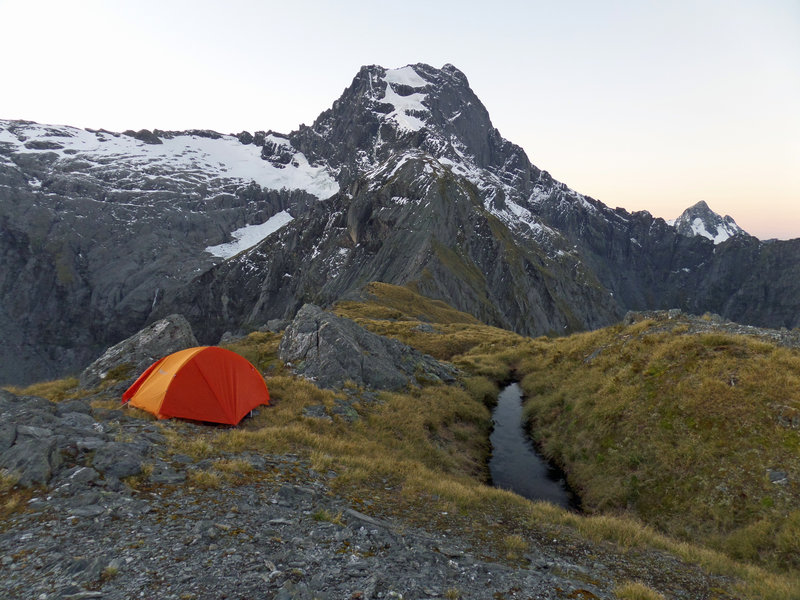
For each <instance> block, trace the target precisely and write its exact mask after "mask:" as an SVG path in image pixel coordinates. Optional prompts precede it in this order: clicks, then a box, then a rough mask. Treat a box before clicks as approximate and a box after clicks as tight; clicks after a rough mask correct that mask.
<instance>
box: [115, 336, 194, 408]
mask: <svg viewBox="0 0 800 600" xmlns="http://www.w3.org/2000/svg"><path fill="white" fill-rule="evenodd" d="M205 348H206V346H200V347H198V348H187V349H186V350H181V351H180V352H175V353H174V354H170V355H169V356H166V357H164V358H162V359H161V360H160V361H158V362H157V363H156V364H154V365H153V366H152V367H150V368H149V369H148V370H147V371H145V372H144V373H142V376H141V377H139V379H137V380H136V382H135V383H134V384H133V385H132V386H131V387H130V388H128V391H126V392H125V394H124V395H123V396H122V398H123V400H124V399H126V396H128V394H129V392H131V390H133V393H132V394H131V395H130V396H128V397H129V398H130V403H131V406H136V407H137V408H141V409H143V410H146V411H148V412H151V413H153V414H154V415H157V416H158V417H162V414H161V406H162V404H163V401H164V395H165V394H166V392H167V390H168V389H169V386H170V384H171V383H172V380H173V379H174V378H175V376H176V375H177V374H178V372H179V371H180V370H181V367H183V365H185V364H186V362H187V361H189V360H191V358H192V357H193V356H195V355H196V354H198V353H199V352H201V351H203V350H205ZM134 388H135V389H134ZM162 418H163V417H162Z"/></svg>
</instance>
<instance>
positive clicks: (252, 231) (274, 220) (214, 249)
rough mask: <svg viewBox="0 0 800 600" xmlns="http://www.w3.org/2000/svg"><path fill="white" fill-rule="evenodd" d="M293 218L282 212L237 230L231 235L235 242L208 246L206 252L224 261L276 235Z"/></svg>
mask: <svg viewBox="0 0 800 600" xmlns="http://www.w3.org/2000/svg"><path fill="white" fill-rule="evenodd" d="M292 218H293V217H292V215H290V214H289V213H288V212H286V211H285V210H282V211H281V212H279V213H277V214H275V215H272V216H271V217H270V218H269V219H267V220H266V221H265V222H264V223H261V224H260V225H246V226H244V227H241V228H240V229H237V230H236V231H234V232H233V233H231V235H232V236H233V237H234V238H235V239H234V241H232V242H227V243H225V244H219V245H218V246H208V247H207V248H206V252H208V253H209V254H212V255H214V256H218V257H220V258H224V259H228V258H231V257H232V256H236V255H237V254H239V253H240V252H242V251H244V250H247V249H248V248H252V247H253V246H255V245H256V244H258V243H259V242H261V241H262V240H264V239H265V238H267V237H268V236H269V235H270V234H272V233H275V232H276V231H278V230H279V229H280V228H281V227H283V226H284V225H286V224H287V223H289V222H290V221H291V220H292Z"/></svg>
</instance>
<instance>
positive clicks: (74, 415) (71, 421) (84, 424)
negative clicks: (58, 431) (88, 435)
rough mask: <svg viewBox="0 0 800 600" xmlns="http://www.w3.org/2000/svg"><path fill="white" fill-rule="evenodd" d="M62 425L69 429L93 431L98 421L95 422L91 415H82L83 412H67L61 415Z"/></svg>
mask: <svg viewBox="0 0 800 600" xmlns="http://www.w3.org/2000/svg"><path fill="white" fill-rule="evenodd" d="M61 423H62V424H63V425H66V426H67V427H73V428H75V429H83V430H89V431H91V430H92V427H93V426H94V424H95V423H97V421H95V420H94V419H93V418H92V416H91V415H89V414H86V413H82V412H67V413H62V415H61Z"/></svg>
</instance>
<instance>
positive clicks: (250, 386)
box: [122, 346, 269, 425]
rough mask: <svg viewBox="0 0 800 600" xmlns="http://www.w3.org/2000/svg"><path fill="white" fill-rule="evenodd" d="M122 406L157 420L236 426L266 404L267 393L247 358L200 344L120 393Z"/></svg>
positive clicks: (170, 358) (164, 361)
mask: <svg viewBox="0 0 800 600" xmlns="http://www.w3.org/2000/svg"><path fill="white" fill-rule="evenodd" d="M122 402H123V403H125V402H130V404H131V406H136V407H138V408H141V409H144V410H146V411H149V412H151V413H153V414H154V415H156V416H157V417H158V418H159V419H167V418H169V417H179V418H182V419H192V420H195V421H209V422H212V423H228V424H230V425H236V424H237V423H238V422H239V421H241V420H242V417H244V416H245V415H246V414H247V413H249V412H250V411H251V410H253V409H254V408H255V407H256V406H258V405H260V404H269V392H268V391H267V384H266V383H265V382H264V378H263V377H262V376H261V374H260V373H259V372H258V371H257V370H256V368H255V367H254V366H253V365H251V364H250V362H249V361H248V360H247V359H245V358H243V357H242V356H240V355H238V354H236V353H235V352H231V351H230V350H225V349H224V348H217V347H216V346H201V347H199V348H188V349H186V350H181V351H180V352H175V353H174V354H170V355H169V356H166V357H164V358H162V359H161V360H159V361H157V362H155V363H154V364H153V365H151V366H150V368H149V369H147V370H146V371H145V372H144V373H142V374H141V376H140V377H139V379H137V380H136V381H135V382H134V384H133V385H132V386H131V387H129V388H128V389H127V390H126V391H125V393H124V394H123V395H122Z"/></svg>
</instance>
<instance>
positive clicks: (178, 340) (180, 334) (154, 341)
mask: <svg viewBox="0 0 800 600" xmlns="http://www.w3.org/2000/svg"><path fill="white" fill-rule="evenodd" d="M198 345H199V343H198V341H197V338H195V337H194V333H192V327H191V325H189V322H188V321H187V320H186V319H185V318H183V316H181V315H178V314H172V315H169V316H167V317H164V318H163V319H161V320H159V321H156V322H155V323H152V324H151V325H148V326H147V327H145V328H144V329H142V330H141V331H139V332H138V333H135V334H133V335H132V336H131V337H129V338H127V339H125V340H122V341H121V342H120V343H119V344H116V345H114V346H112V347H111V348H109V349H108V350H106V351H105V352H104V353H103V355H102V356H100V358H98V359H97V360H96V361H94V362H93V363H92V364H91V365H89V366H88V367H86V369H85V370H84V371H83V373H81V377H80V383H81V387H84V388H92V387H95V386H97V385H99V384H100V383H102V381H103V380H104V379H105V378H106V376H107V375H108V373H109V372H110V371H112V370H113V369H124V370H125V371H126V374H129V375H130V376H131V377H135V376H138V375H139V374H141V373H142V371H144V370H145V369H146V368H147V367H149V366H150V365H151V364H153V363H154V362H155V361H156V360H158V359H160V358H163V357H164V356H166V355H168V354H172V353H173V352H178V351H179V350H183V349H185V348H192V347H194V346H198Z"/></svg>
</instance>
